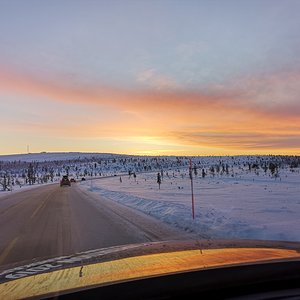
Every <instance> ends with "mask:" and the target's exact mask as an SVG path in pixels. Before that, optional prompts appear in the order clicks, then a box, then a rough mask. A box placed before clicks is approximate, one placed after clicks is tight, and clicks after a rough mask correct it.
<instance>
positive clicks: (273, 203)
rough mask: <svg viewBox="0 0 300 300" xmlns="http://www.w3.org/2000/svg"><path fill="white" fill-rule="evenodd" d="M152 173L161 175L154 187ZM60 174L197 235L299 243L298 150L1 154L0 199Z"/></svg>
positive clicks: (97, 192)
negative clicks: (223, 153) (256, 153)
mask: <svg viewBox="0 0 300 300" xmlns="http://www.w3.org/2000/svg"><path fill="white" fill-rule="evenodd" d="M190 159H191V160H192V174H193V183H194V195H195V219H194V220H193V219H192V209H191V181H190V175H189V163H190ZM158 172H159V173H161V174H162V182H161V188H160V189H159V188H158V184H157V174H158ZM65 174H68V175H69V176H70V177H74V178H75V179H77V180H80V179H81V178H82V177H85V178H86V179H87V180H86V181H82V182H80V187H81V188H83V189H86V190H89V191H91V192H93V193H94V195H96V196H98V195H99V196H104V197H105V198H106V199H108V200H112V201H117V202H119V203H122V204H123V205H126V206H129V207H132V208H134V209H137V210H140V211H142V212H144V213H146V214H149V215H151V216H153V217H155V218H157V219H160V220H162V221H164V222H166V223H169V224H171V225H172V226H175V227H178V228H181V229H183V230H185V231H187V232H192V233H194V234H196V235H198V236H199V237H208V238H255V239H274V240H290V241H300V157H299V156H271V155H270V156H267V155H266V156H234V157H233V156H224V157H215V156H214V157H213V156H211V157H201V156H198V157H174V156H165V157H162V156H161V157H147V156H144V157H143V156H128V155H115V154H101V153H38V154H23V155H9V156H0V190H1V192H0V197H1V195H6V194H7V193H14V192H18V191H20V190H24V189H27V188H32V187H35V186H38V185H41V184H51V183H57V184H58V182H59V180H60V179H61V176H62V175H65ZM124 174H125V175H124ZM129 174H131V175H130V176H129ZM134 174H136V178H135V176H134ZM114 175H115V176H114ZM107 176H112V177H110V178H107ZM90 178H92V179H93V180H88V179H90ZM95 178H100V179H95ZM120 178H121V180H120ZM20 187H21V188H20Z"/></svg>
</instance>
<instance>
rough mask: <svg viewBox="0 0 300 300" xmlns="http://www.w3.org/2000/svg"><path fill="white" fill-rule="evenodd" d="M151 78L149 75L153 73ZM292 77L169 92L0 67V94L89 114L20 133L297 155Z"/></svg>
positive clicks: (298, 127) (299, 132) (299, 108)
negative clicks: (140, 139) (87, 82)
mask: <svg viewBox="0 0 300 300" xmlns="http://www.w3.org/2000/svg"><path fill="white" fill-rule="evenodd" d="M152 73H153V72H152ZM152 73H151V74H150V75H151V77H152V76H154V75H155V74H152ZM144 75H145V74H144ZM146 75H147V74H146ZM148 75H149V74H148ZM299 79H300V75H299V74H284V76H283V75H282V74H279V76H275V75H274V76H271V77H268V78H263V79H261V80H259V79H255V78H247V79H245V80H244V81H243V80H238V82H236V83H234V84H231V85H229V86H227V87H224V86H223V87H216V88H215V89H212V88H210V89H207V90H206V91H204V92H201V91H196V90H190V91H185V90H182V89H180V90H178V89H177V90H176V89H174V88H172V89H170V90H166V89H162V90H157V89H154V90H149V89H148V90H126V89H120V88H111V87H105V86H100V85H99V86H96V85H93V86H86V85H85V86H82V85H75V84H74V83H71V82H69V81H68V80H66V79H64V78H58V79H56V80H55V81H54V80H43V79H42V78H36V77H34V76H30V75H26V76H24V75H22V74H20V73H17V72H13V71H11V70H7V69H6V70H4V69H3V68H2V71H0V91H8V92H13V93H19V94H21V95H29V96H34V97H43V99H45V98H47V99H49V102H53V103H57V105H58V107H59V105H60V104H61V103H63V104H72V106H76V105H77V106H80V107H82V109H83V110H82V111H83V112H84V115H85V116H87V115H88V116H89V117H88V118H86V117H85V118H84V122H77V123H76V119H75V117H74V116H73V115H72V106H71V107H70V112H64V111H63V112H59V111H58V112H57V114H60V115H61V118H60V122H58V123H56V124H51V125H50V124H37V123H34V122H32V123H31V124H28V122H27V125H26V126H27V127H26V126H24V127H23V128H31V130H35V128H38V125H41V126H40V128H42V129H41V130H42V131H43V132H48V133H52V134H55V133H57V132H59V134H63V135H65V136H68V135H69V136H74V137H75V136H76V137H80V136H81V137H87V138H121V137H122V138H127V139H129V140H130V139H132V140H134V139H135V138H136V139H138V137H141V136H143V137H149V138H151V137H159V138H160V139H162V140H165V142H166V143H167V142H171V143H174V145H175V144H177V145H181V146H184V145H190V146H192V147H197V146H199V147H212V148H215V149H216V152H217V151H218V149H222V151H223V150H224V149H229V150H230V151H231V150H232V149H237V151H239V152H240V151H243V149H244V150H249V149H252V150H253V151H255V150H258V149H265V150H266V151H272V149H274V150H275V149H282V150H283V151H288V150H291V149H292V150H291V151H296V152H297V151H299V149H300V145H299V140H300V120H299V117H298V116H299V113H300V101H299V98H298V95H300V91H299V94H298V89H299V87H298V85H297V83H298V82H300V81H299ZM280 97H282V99H283V100H282V101H280ZM103 111H104V113H103ZM88 112H89V113H88ZM43 113H45V114H47V112H43ZM101 113H102V115H101ZM64 115H66V116H67V121H66V120H64ZM100 115H101V116H100ZM108 116H109V117H108ZM61 124H64V126H61ZM20 127H21V126H20ZM16 130H18V129H16ZM24 130H26V129H24ZM36 130H37V129H36ZM149 146H150V145H149ZM284 149H285V150H284ZM168 151H169V150H168ZM220 151H221V150H220Z"/></svg>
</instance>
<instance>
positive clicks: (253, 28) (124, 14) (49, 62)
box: [0, 0, 300, 153]
mask: <svg viewBox="0 0 300 300" xmlns="http://www.w3.org/2000/svg"><path fill="white" fill-rule="evenodd" d="M299 28H300V1H298V0H293V1H292V0H285V1H279V0H269V1H266V0H260V1H246V0H242V1H241V0H240V1H221V0H219V1H214V0H210V1H200V0H199V1H191V0H189V1H166V0H164V1H158V0H157V1H91V0H90V1H67V0H63V1H53V0H52V1H32V0H27V1H21V0H12V1H11V0H10V1H4V0H1V1H0V44H1V47H0V71H1V74H2V77H3V78H6V79H5V80H3V83H2V87H1V89H0V101H1V105H2V107H0V109H2V112H7V113H3V115H2V116H1V113H0V117H2V119H5V120H6V121H7V122H6V124H10V123H11V124H13V125H14V126H15V124H16V123H18V122H20V116H18V114H20V113H18V111H19V105H20V102H22V103H25V104H26V106H27V109H28V110H29V111H30V110H34V111H36V114H35V115H36V116H37V117H36V118H37V119H36V121H37V122H36V125H37V126H40V127H39V128H43V127H44V128H45V134H47V133H46V132H47V130H46V128H47V126H49V124H50V121H49V120H50V119H51V118H52V117H51V116H52V115H49V114H47V113H46V112H42V110H41V108H38V107H37V106H36V105H34V104H33V103H34V102H37V100H38V99H40V101H42V103H44V104H43V105H42V106H44V107H48V106H49V105H50V106H53V105H54V106H55V107H57V108H59V105H63V104H62V103H61V102H64V101H65V100H66V99H65V98H64V99H63V100H62V98H63V97H60V96H59V93H57V94H56V95H53V94H52V95H51V96H49V95H48V94H47V93H46V92H45V88H46V87H45V86H47V90H49V89H51V88H52V89H56V90H61V89H62V90H66V89H67V90H69V91H70V92H71V90H72V92H73V93H75V94H76V91H78V90H81V92H82V90H87V89H89V88H90V89H91V90H95V89H96V88H98V87H101V88H105V89H110V90H114V91H115V90H117V91H118V93H120V94H122V91H123V90H124V91H125V92H126V93H127V92H128V91H132V92H133V93H140V92H143V93H146V94H147V95H149V94H153V93H162V95H161V97H162V99H164V98H163V97H166V96H165V94H164V93H167V94H168V93H169V94H172V93H175V94H176V93H178V92H179V93H181V94H185V93H187V94H189V93H191V92H193V93H198V94H200V95H201V97H207V96H209V97H212V98H215V97H220V96H222V95H224V97H225V98H226V99H227V98H228V97H229V96H230V97H233V98H235V99H237V98H239V99H240V100H239V101H241V102H242V103H245V102H247V103H250V106H251V109H253V108H254V106H255V105H257V104H259V108H260V109H265V110H266V111H267V113H268V112H269V111H268V109H269V108H270V101H271V102H272V101H273V102H274V103H275V104H276V107H275V108H274V109H275V110H276V109H278V110H279V111H280V109H281V108H282V107H283V106H284V107H287V108H288V109H289V111H295V109H296V110H298V108H299V106H297V104H298V103H299V98H298V95H299V94H298V92H299V88H298V85H299V84H298V83H299V82H298V78H299V77H298V76H299V67H300V61H299V55H298V53H300V37H299ZM7 74H8V75H7ZM7 77H9V80H8V79H7ZM287 78H288V80H287ZM289 78H290V79H289ZM21 82H22V83H21ZM24 82H26V83H24ZM275 83H276V84H275ZM29 85H30V86H31V88H30V91H31V92H29V90H28V86H29ZM40 85H42V86H43V88H41V87H40ZM275 85H276V88H274V87H275ZM24 86H26V88H25V89H24ZM38 86H39V88H38ZM43 89H44V92H43ZM33 90H39V93H37V92H34V93H33V92H32V91H33ZM71 94H72V93H71ZM112 94H113V95H114V96H111V97H115V98H113V100H112V101H111V103H112V102H114V101H116V102H118V103H119V102H120V101H119V100H118V99H117V98H118V97H119V96H118V95H119V94H118V95H115V94H114V92H112ZM143 95H145V94H143ZM176 95H178V94H176ZM8 96H9V97H8ZM128 97H129V98H130V96H128ZM132 97H133V98H134V96H132ZM140 97H141V100H140V101H146V100H143V99H144V98H143V97H144V96H140ZM169 97H172V95H171V96H170V95H169ZM184 97H186V96H183V99H184ZM8 98H9V99H14V100H12V101H10V104H11V107H12V106H13V107H14V109H12V108H11V107H10V110H9V109H8V108H7V103H6V104H4V102H6V101H7V100H6V99H8ZM83 98H84V97H83ZM100 98H101V97H100ZM100 98H99V100H98V108H97V109H99V117H100V118H104V117H105V116H104V113H103V111H105V109H104V107H105V108H106V109H110V108H111V106H113V107H114V109H111V111H110V117H111V118H112V119H116V118H117V116H119V114H122V113H124V109H123V110H122V111H120V108H119V107H118V108H116V107H115V106H114V105H111V104H110V103H103V101H102V100H101V99H100ZM146 98H147V97H146ZM280 99H282V100H280ZM147 101H150V100H147ZM195 101H196V100H195ZM68 102H72V99H68ZM79 102H81V104H80V103H77V104H76V105H74V106H73V108H72V110H73V112H69V114H70V118H71V119H72V116H73V121H72V122H76V120H78V110H79V111H80V109H82V106H84V107H85V111H88V110H89V109H90V111H95V107H94V104H93V105H91V104H90V100H89V95H87V96H86V98H85V100H80V101H79ZM183 102H184V100H183ZM225 102H226V100H224V101H222V103H225ZM254 104H255V105H254ZM77 105H79V106H80V107H79V108H78V107H77ZM132 105H133V104H132V103H129V102H128V108H129V110H130V111H131V112H132V111H133V110H134V109H132V107H133V106H132ZM200 105H201V101H199V106H200ZM222 105H223V104H222ZM225 106H226V105H225ZM31 108H32V109H31ZM199 109H200V108H199ZM9 111H15V113H11V112H10V113H9ZM168 112H169V111H168V110H167V111H165V113H166V114H168ZM135 113H136V114H137V113H139V112H138V111H135ZM170 113H171V114H170V115H172V112H170ZM175 115H176V114H175ZM175 115H174V116H175ZM17 116H18V118H17ZM22 116H23V118H24V120H23V123H24V122H25V123H26V122H28V120H29V119H28V118H29V117H26V114H23V115H22ZM106 116H107V114H106ZM152 117H153V118H154V120H155V116H154V114H152ZM177 117H178V116H177ZM236 117H237V116H235V115H232V118H236ZM284 117H286V116H280V118H282V120H284ZM288 117H289V116H288ZM159 118H160V119H159V120H157V122H161V117H159ZM212 118H213V117H212ZM41 119H42V120H41ZM173 119H174V117H173ZM183 119H186V117H185V115H184V116H183ZM43 120H44V121H43ZM289 120H290V119H289ZM224 121H225V120H224ZM72 122H71V123H72ZM292 122H294V119H293V120H292ZM211 123H212V124H213V119H212V120H211ZM61 124H62V125H63V124H65V123H64V121H62V123H61ZM127 125H128V128H129V127H130V126H129V124H127ZM192 125H193V127H197V126H198V127H199V128H200V127H201V128H202V127H203V124H200V123H199V122H198V123H197V122H196V121H193V124H192ZM298 125H299V124H298V123H297V124H296V127H297V130H296V132H295V130H294V131H293V136H294V135H295V134H296V136H298V134H299V127H298ZM91 126H92V125H91ZM97 126H100V124H98V125H97ZM276 126H277V125H276ZM11 127H13V126H11ZM186 127H189V126H188V125H186V126H184V124H182V126H181V128H180V130H183V131H184V130H186ZM226 128H228V130H231V129H230V127H226ZM11 130H12V132H11V134H12V135H14V136H18V134H19V132H18V130H17V129H11ZM40 130H41V129H39V130H37V129H36V130H33V129H31V131H30V132H27V134H28V135H30V136H31V137H30V138H29V140H32V139H33V140H35V138H34V137H35V136H37V135H41V131H40ZM128 130H129V129H128ZM176 130H178V128H170V126H166V127H165V128H164V130H162V131H164V132H166V133H170V135H173V133H174V132H176ZM218 130H219V129H216V128H215V129H214V128H210V129H209V130H208V132H206V134H209V132H211V133H215V131H218ZM247 130H248V131H250V133H252V134H253V133H257V128H253V130H251V128H248V127H247ZM270 130H271V129H270ZM149 131H150V130H149V128H145V133H146V132H147V135H149ZM272 132H274V130H272ZM35 133H36V134H37V135H35ZM171 133H172V134H171ZM181 133H182V131H181ZM244 133H245V132H244ZM248 133H249V132H248ZM159 134H160V135H161V134H162V133H161V132H160V133H157V132H155V133H154V135H153V136H155V137H157V136H158V135H159ZM124 135H125V139H127V138H129V137H130V138H132V139H134V138H133V137H134V136H135V137H136V138H138V137H139V136H137V135H135V133H134V134H133V135H132V134H131V133H130V132H127V133H124V134H123V136H124ZM166 135H169V134H166ZM188 136H189V135H188ZM212 136H214V135H212ZM93 138H98V141H100V142H98V143H97V145H96V144H93V142H91V141H88V142H87V141H85V142H82V144H84V145H85V148H89V146H88V145H89V144H90V150H91V151H95V150H96V148H97V149H98V148H101V139H104V138H105V139H107V138H108V136H105V137H104V136H103V135H101V132H100V133H99V135H97V136H95V137H93ZM115 138H117V135H116V137H115ZM131 141H132V143H133V144H132V147H133V146H134V141H133V140H131ZM188 141H189V138H187V139H186V143H190V142H188ZM10 143H11V146H7V147H6V150H2V151H3V152H8V151H22V149H24V146H21V144H19V143H18V142H17V141H15V142H14V143H12V142H10ZM60 143H61V141H60ZM70 143H71V144H72V142H71V141H69V142H68V143H66V150H70V145H69V144H70ZM168 143H171V144H172V145H174V149H175V148H176V149H178V147H183V146H184V145H185V144H184V142H183V144H182V145H181V144H180V145H179V144H176V143H178V140H177V141H176V142H175V141H174V140H173V139H172V138H171V140H170V141H169V140H168ZM168 143H167V142H166V144H165V146H166V148H168V147H169V146H168V145H169V144H168ZM197 143H198V148H197V145H194V144H193V147H196V148H193V149H194V150H190V149H187V153H190V151H192V152H193V153H197V151H198V152H201V151H203V147H204V146H203V145H202V144H201V139H200V140H199V141H197ZM52 144H56V142H55V138H53V140H52ZM204 144H205V147H207V141H206V142H204ZM270 145H271V144H270ZM274 145H275V144H274ZM42 146H43V145H40V146H38V143H37V144H36V149H37V150H40V149H41V148H44V147H42ZM150 146H151V145H150ZM159 146H160V143H159ZM159 146H158V145H156V146H155V147H154V148H155V149H157V148H159ZM219 146H220V145H219ZM283 146H284V145H283ZM45 147H46V148H47V149H48V148H49V149H50V150H51V149H52V150H55V147H54V146H51V147H50V145H45ZM138 147H140V146H138ZM147 147H149V144H147ZM224 147H225V148H226V147H227V146H224V145H223V146H222V147H221V148H215V146H213V149H214V150H213V149H210V150H209V149H206V150H207V151H208V153H210V152H209V151H213V152H214V153H218V151H219V152H222V153H224V150H226V149H225V148H224ZM257 147H258V150H259V149H260V147H259V144H258V146H257ZM60 148H64V146H61V147H60ZM133 148H134V147H133ZM143 148H144V147H143ZM262 148H264V147H263V146H262ZM288 148H289V149H290V143H289V146H288ZM294 148H296V150H295V149H292V150H291V151H298V149H299V145H298V144H297V145H296V146H295V147H294ZM18 149H19V150H18ZM168 149H169V148H168ZM182 149H183V148H182ZM197 149H198V150H197ZM218 149H219V150H218ZM74 150H75V149H74ZM77 150H78V149H77ZM113 150H114V149H113V148H112V150H111V151H113ZM166 150H167V149H166ZM254 150H255V149H253V151H254ZM141 151H142V150H141ZM149 151H150V150H149ZM153 151H154V150H153ZM161 151H162V153H163V147H162V148H161ZM168 151H169V150H168ZM174 151H175V150H174ZM176 151H177V150H176ZM176 151H175V152H176ZM182 151H184V150H182ZM228 151H229V150H228ZM231 151H236V152H238V153H240V152H241V149H236V150H234V149H231V147H230V151H229V152H231ZM268 151H269V149H268ZM0 152H1V149H0Z"/></svg>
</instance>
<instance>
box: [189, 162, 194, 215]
mask: <svg viewBox="0 0 300 300" xmlns="http://www.w3.org/2000/svg"><path fill="white" fill-rule="evenodd" d="M189 169H190V170H189V173H190V179H191V190H192V215H193V220H194V219H195V199H194V184H193V168H192V160H191V159H190V168H189Z"/></svg>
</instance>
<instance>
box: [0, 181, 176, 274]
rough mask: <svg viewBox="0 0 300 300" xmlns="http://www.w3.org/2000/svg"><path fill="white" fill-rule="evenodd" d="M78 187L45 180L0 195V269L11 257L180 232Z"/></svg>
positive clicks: (53, 253)
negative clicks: (31, 187) (33, 187)
mask: <svg viewBox="0 0 300 300" xmlns="http://www.w3.org/2000/svg"><path fill="white" fill-rule="evenodd" d="M92 197H93V196H92V195H90V194H88V193H87V192H84V191H82V190H81V189H79V187H78V186H77V184H73V185H72V186H71V187H59V185H57V184H54V185H48V186H43V187H40V188H36V189H32V190H27V191H24V192H20V193H15V194H12V195H8V196H5V197H2V198H0V269H2V268H4V269H5V266H7V265H10V264H13V263H16V262H17V263H18V264H19V263H20V262H25V261H26V262H27V261H30V260H32V259H34V258H38V259H42V258H47V257H57V256H61V255H67V254H72V253H76V252H80V251H85V250H90V249H96V248H102V247H109V246H115V245H121V244H130V243H140V242H146V241H155V240H166V239H174V238H182V236H181V237H180V236H179V234H180V233H179V232H178V231H175V230H174V229H171V228H170V227H167V225H165V224H163V223H160V222H159V221H157V220H155V219H152V218H151V217H148V216H146V215H143V214H141V213H138V212H135V211H134V210H131V209H129V208H126V207H123V206H122V205H120V204H117V203H112V202H110V201H107V200H105V199H102V200H101V199H100V201H99V199H97V205H95V202H94V201H93V198H92Z"/></svg>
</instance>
